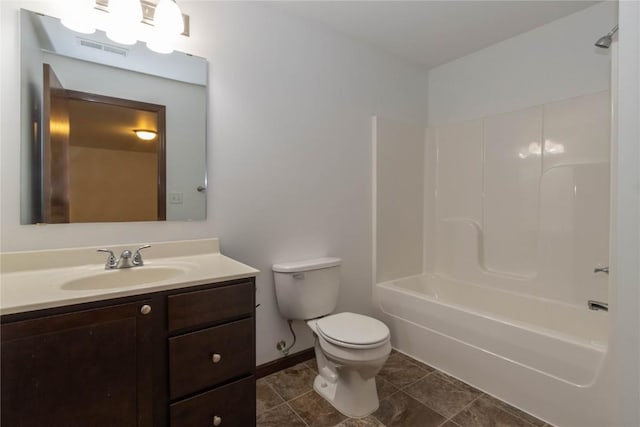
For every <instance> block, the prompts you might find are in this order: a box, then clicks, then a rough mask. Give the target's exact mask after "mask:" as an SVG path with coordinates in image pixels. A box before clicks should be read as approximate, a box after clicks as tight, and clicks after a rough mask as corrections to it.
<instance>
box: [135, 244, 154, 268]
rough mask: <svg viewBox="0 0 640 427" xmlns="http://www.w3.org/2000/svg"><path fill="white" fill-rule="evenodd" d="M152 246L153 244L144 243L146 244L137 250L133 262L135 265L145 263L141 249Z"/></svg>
mask: <svg viewBox="0 0 640 427" xmlns="http://www.w3.org/2000/svg"><path fill="white" fill-rule="evenodd" d="M150 247H151V245H144V246H140V247H139V248H138V249H137V250H136V253H135V254H134V255H133V264H134V265H144V261H143V260H142V254H141V253H140V251H141V250H143V249H147V248H150Z"/></svg>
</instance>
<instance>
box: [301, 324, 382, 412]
mask: <svg viewBox="0 0 640 427" xmlns="http://www.w3.org/2000/svg"><path fill="white" fill-rule="evenodd" d="M307 325H308V326H309V327H310V328H311V330H312V331H313V332H314V335H315V345H314V349H315V354H316V361H317V364H318V375H317V376H316V378H315V380H314V382H313V388H314V390H315V391H316V392H317V393H318V394H320V395H321V396H322V397H324V398H325V399H326V400H327V401H329V403H331V404H332V405H333V406H334V407H335V408H336V409H337V410H338V411H340V412H341V413H342V414H344V415H346V416H348V417H354V418H359V417H365V416H367V415H369V414H371V413H372V412H374V411H375V410H376V409H378V405H379V400H378V392H377V389H376V382H375V376H376V375H377V374H378V372H380V369H382V366H383V365H384V363H385V361H386V360H387V358H388V357H389V354H390V353H391V343H390V335H389V329H388V328H387V326H386V325H385V324H384V323H382V322H380V321H379V320H376V319H373V318H371V317H367V316H363V315H360V314H355V313H348V312H345V313H338V314H333V315H330V316H326V317H322V318H320V319H313V320H309V321H308V322H307Z"/></svg>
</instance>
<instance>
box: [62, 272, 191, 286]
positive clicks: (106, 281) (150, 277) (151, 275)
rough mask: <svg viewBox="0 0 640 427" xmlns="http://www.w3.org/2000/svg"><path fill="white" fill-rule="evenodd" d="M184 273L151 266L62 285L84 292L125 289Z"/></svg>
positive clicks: (85, 277)
mask: <svg viewBox="0 0 640 427" xmlns="http://www.w3.org/2000/svg"><path fill="white" fill-rule="evenodd" d="M184 273H185V270H184V269H182V268H177V267H151V266H143V267H133V268H122V269H117V270H105V271H103V272H100V273H98V274H93V275H90V276H84V277H81V278H78V279H73V280H69V281H67V282H65V283H64V284H63V285H62V289H66V290H70V291H84V290H96V289H117V288H125V287H129V286H135V285H144V284H147V283H154V282H161V281H163V280H168V279H172V278H174V277H176V276H179V275H182V274H184Z"/></svg>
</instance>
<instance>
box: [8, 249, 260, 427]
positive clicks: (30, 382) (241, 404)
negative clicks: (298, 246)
mask: <svg viewBox="0 0 640 427" xmlns="http://www.w3.org/2000/svg"><path fill="white" fill-rule="evenodd" d="M196 242H197V243H196V244H195V247H194V246H193V245H191V246H190V245H189V244H187V242H179V243H178V244H177V245H176V244H172V243H167V244H156V245H154V247H155V248H156V255H159V256H158V257H156V258H154V257H153V254H152V250H153V249H154V248H151V249H150V250H149V255H150V258H149V259H148V261H147V263H146V265H145V266H143V267H136V268H140V270H139V271H142V269H144V268H146V267H150V268H151V269H153V268H158V269H159V268H164V269H169V270H171V269H172V268H173V269H176V271H181V274H175V275H172V276H171V277H170V278H165V279H163V280H155V281H154V282H142V283H131V282H127V281H133V282H135V280H132V279H130V278H129V274H130V273H131V274H134V275H136V276H139V277H140V278H141V279H140V280H146V279H145V277H152V278H153V279H157V277H158V276H157V275H155V276H154V274H156V273H151V274H148V273H135V272H133V269H128V270H131V271H128V272H127V271H117V272H104V273H97V272H96V271H95V265H92V266H90V267H83V266H63V267H57V268H46V267H47V266H46V265H41V267H43V268H40V269H35V270H23V269H21V267H20V265H21V262H23V263H24V264H25V265H26V264H28V262H24V260H20V259H18V258H17V257H18V255H17V254H2V256H3V259H2V261H3V272H2V276H1V279H2V283H1V284H0V296H1V297H2V299H1V300H2V303H1V304H2V306H1V308H2V316H1V317H0V321H1V330H0V332H1V338H0V339H1V345H0V353H1V361H0V362H1V371H2V377H1V407H2V413H1V424H2V425H7V426H9V425H11V426H38V425H42V426H44V425H56V426H58V425H60V426H62V425H64V426H81V425H91V426H149V427H156V426H172V427H174V426H197V425H206V426H211V425H213V426H217V425H233V426H253V425H255V376H254V374H255V275H256V274H257V270H255V269H252V268H251V267H248V266H245V265H243V264H241V263H238V262H236V261H233V260H231V259H229V258H227V257H224V256H223V255H221V254H220V253H219V252H217V241H215V240H207V241H196ZM181 245H182V247H180V246H181ZM172 246H173V249H171V247H172ZM210 249H213V250H214V252H211V253H207V252H206V251H207V250H210ZM172 250H173V251H177V252H179V253H180V252H182V253H181V255H180V256H177V257H176V256H170V257H165V256H164V255H166V254H167V253H170V252H172ZM203 250H204V251H205V253H202V252H203ZM73 251H77V253H76V254H77V255H78V257H79V258H83V257H84V256H88V253H86V251H87V250H86V249H85V250H83V249H77V250H73ZM45 252H49V251H45ZM51 252H59V251H51ZM114 252H115V251H114ZM185 253H186V255H185ZM32 254H34V253H30V254H26V253H25V254H24V256H27V257H29V256H32ZM39 254H40V255H42V253H39ZM49 255H50V257H53V258H55V257H56V256H57V255H56V254H53V253H52V254H49ZM32 259H35V258H32ZM97 259H98V260H101V257H99V256H98V257H97ZM49 262H52V261H51V260H48V261H46V262H45V263H49ZM5 265H8V266H7V267H6V268H5ZM177 265H182V266H183V267H184V271H183V270H180V269H177V267H176V266H177ZM102 268H104V267H102ZM7 270H8V271H7ZM87 271H90V273H89V274H88V273H87ZM149 271H151V270H149ZM162 271H164V270H162ZM171 271H173V270H171ZM163 274H164V275H166V274H167V273H163ZM105 275H107V276H109V277H108V278H107V279H105V277H106V276H105ZM94 276H95V277H94ZM111 276H113V279H114V280H116V281H110V280H111ZM47 277H48V279H47ZM160 277H163V276H162V275H161V276H160ZM29 278H31V280H33V282H34V283H32V284H31V285H30V284H29V283H28V281H29ZM61 278H64V279H61ZM92 278H93V279H94V281H92ZM119 278H122V279H123V282H125V283H127V284H126V285H125V286H119V285H118V283H117V280H118V279H119ZM69 283H73V286H71V287H69V286H67V288H65V285H68V284H69ZM95 283H98V284H99V285H100V286H98V288H100V289H91V285H92V284H95ZM38 285H40V286H38ZM81 285H84V287H83V286H81ZM22 287H24V289H23V291H24V292H22V293H21V292H18V289H16V288H22ZM36 287H37V288H39V291H38V290H37V289H34V288H36ZM58 290H60V291H59V292H58ZM20 294H24V295H23V296H22V297H19V295H20ZM30 294H33V295H37V297H35V296H34V297H33V298H31V305H28V304H26V302H27V300H29V298H28V296H29V295H30ZM64 297H66V299H65V298H64ZM21 298H22V299H21ZM78 299H80V300H84V301H82V302H76V300H78ZM20 303H23V305H20ZM34 306H35V307H38V308H37V309H33V307H34Z"/></svg>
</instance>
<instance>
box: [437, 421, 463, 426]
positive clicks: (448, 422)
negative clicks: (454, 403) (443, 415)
mask: <svg viewBox="0 0 640 427" xmlns="http://www.w3.org/2000/svg"><path fill="white" fill-rule="evenodd" d="M440 427H460V426H459V425H458V424H456V423H454V422H453V421H451V420H449V421H447V422H446V423H444V424H442V425H441V426H440Z"/></svg>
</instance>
